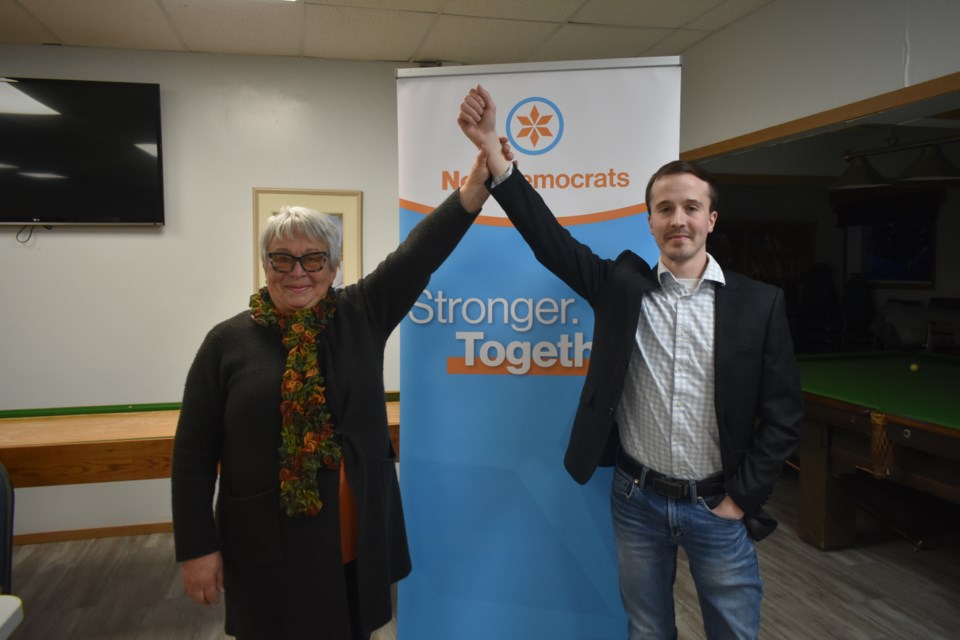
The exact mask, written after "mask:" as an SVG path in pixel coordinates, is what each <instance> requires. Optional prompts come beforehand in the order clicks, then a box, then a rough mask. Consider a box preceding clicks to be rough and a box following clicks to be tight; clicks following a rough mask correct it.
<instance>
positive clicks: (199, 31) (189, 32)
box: [160, 0, 304, 56]
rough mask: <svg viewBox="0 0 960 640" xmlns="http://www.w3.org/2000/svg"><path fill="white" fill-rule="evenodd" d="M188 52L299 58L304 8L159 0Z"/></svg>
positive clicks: (234, 0)
mask: <svg viewBox="0 0 960 640" xmlns="http://www.w3.org/2000/svg"><path fill="white" fill-rule="evenodd" d="M160 1H161V2H162V3H163V5H164V7H166V10H167V13H168V14H169V15H170V20H171V21H172V22H173V25H174V27H175V28H176V30H177V33H179V34H180V37H181V39H182V40H183V43H184V44H185V45H186V47H187V49H189V50H190V51H199V52H204V53H244V54H253V55H283V56H299V55H302V53H303V48H302V40H303V36H302V32H303V12H304V7H303V5H302V4H299V3H292V2H263V1H260V2H251V1H250V0H246V1H243V2H238V1H237V0H160Z"/></svg>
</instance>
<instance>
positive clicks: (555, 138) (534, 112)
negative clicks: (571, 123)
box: [506, 97, 564, 156]
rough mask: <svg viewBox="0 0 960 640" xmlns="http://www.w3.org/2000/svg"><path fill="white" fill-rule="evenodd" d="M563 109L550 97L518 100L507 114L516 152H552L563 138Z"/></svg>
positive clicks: (531, 153) (511, 142)
mask: <svg viewBox="0 0 960 640" xmlns="http://www.w3.org/2000/svg"><path fill="white" fill-rule="evenodd" d="M563 131H564V118H563V113H562V112H561V111H560V108H559V107H558V106H557V105H556V104H554V103H553V102H552V101H550V100H549V99H547V98H543V97H530V98H525V99H523V100H521V101H520V102H518V103H516V104H515V105H514V106H513V108H512V109H511V110H510V113H509V114H508V115H507V131H506V133H507V137H508V139H509V140H510V145H511V146H512V147H513V149H514V151H518V152H520V153H524V154H526V155H531V156H537V155H542V154H544V153H548V152H549V151H550V150H551V149H553V148H554V147H556V146H557V144H559V142H560V139H561V138H562V137H563Z"/></svg>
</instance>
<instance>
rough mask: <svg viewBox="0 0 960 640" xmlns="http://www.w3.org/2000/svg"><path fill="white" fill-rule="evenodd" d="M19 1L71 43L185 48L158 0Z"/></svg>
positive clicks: (79, 44)
mask: <svg viewBox="0 0 960 640" xmlns="http://www.w3.org/2000/svg"><path fill="white" fill-rule="evenodd" d="M19 3H20V4H21V5H22V6H23V8H24V9H26V10H27V11H29V12H30V14H31V15H33V16H34V17H35V18H36V19H37V20H39V21H41V22H42V23H43V24H44V25H45V26H46V27H47V28H48V29H50V31H51V32H53V33H54V34H55V35H56V36H57V37H58V38H59V39H60V42H61V43H62V44H65V45H68V46H79V47H107V48H120V49H159V50H181V49H182V47H181V44H180V42H179V40H178V39H177V37H176V34H175V33H174V31H173V29H172V28H171V26H170V24H169V22H167V18H166V16H164V14H163V12H162V11H161V10H160V8H159V6H158V5H157V3H156V2H154V0H84V1H83V2H69V1H65V0H19Z"/></svg>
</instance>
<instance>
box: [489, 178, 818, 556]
mask: <svg viewBox="0 0 960 640" xmlns="http://www.w3.org/2000/svg"><path fill="white" fill-rule="evenodd" d="M492 194H493V196H494V198H496V200H497V202H498V203H499V204H500V206H501V207H503V210H504V211H505V212H506V213H507V216H508V217H509V218H510V220H511V221H512V222H513V224H514V226H515V227H516V228H517V230H518V231H519V232H520V234H521V235H522V236H523V238H524V240H526V242H527V244H528V245H530V248H531V249H533V252H534V255H535V256H536V258H537V260H538V261H539V262H540V263H541V264H542V265H543V266H545V267H546V268H547V269H549V270H550V271H552V272H553V273H554V274H555V275H556V276H557V277H559V278H560V279H561V280H563V281H564V282H565V283H566V284H567V285H568V286H569V287H570V288H572V289H573V290H574V291H575V292H576V293H577V294H578V295H580V296H581V297H583V298H584V299H585V300H586V301H587V302H588V303H589V304H590V306H591V307H592V308H593V311H594V316H595V321H594V334H593V348H592V351H591V357H590V366H589V369H588V371H587V377H586V380H585V381H584V384H583V391H582V393H581V396H580V403H579V406H578V408H577V413H576V418H575V419H574V424H573V431H572V433H571V435H570V442H569V444H568V446H567V452H566V455H565V457H564V465H565V466H566V468H567V471H568V472H569V473H570V475H571V476H572V477H573V478H574V479H575V480H576V481H577V482H580V483H585V482H587V480H589V479H590V477H591V476H592V475H593V472H594V471H595V470H596V468H597V467H598V466H611V465H613V464H614V462H615V454H616V451H617V445H618V443H619V434H618V429H617V425H616V422H615V413H616V408H617V405H618V404H619V402H620V395H621V393H622V391H623V385H624V378H625V376H626V372H627V365H628V363H629V361H630V357H631V355H632V354H633V341H634V335H635V333H636V328H637V323H638V321H639V317H640V303H641V300H642V298H643V296H644V294H645V293H646V292H647V291H650V290H651V289H653V288H654V287H658V286H659V283H658V282H657V279H656V271H655V270H654V269H651V267H650V265H648V264H647V263H646V262H644V261H643V260H642V259H641V258H640V257H639V256H637V255H636V254H634V253H633V252H630V251H624V252H623V253H621V254H620V255H619V256H617V258H616V259H615V260H609V259H603V258H600V257H599V256H597V255H596V254H594V253H593V251H591V250H590V248H589V247H588V246H586V245H585V244H582V243H581V242H579V241H577V240H576V239H575V238H574V237H573V236H572V235H571V234H570V233H569V232H568V231H567V230H566V229H565V228H564V227H562V226H561V225H560V224H559V223H558V222H557V221H556V218H554V216H553V214H552V213H551V212H550V210H549V209H548V208H547V206H546V204H545V203H544V202H543V199H542V198H541V197H540V195H539V194H538V193H537V192H536V191H535V190H534V189H533V187H531V186H530V185H529V184H528V183H527V181H526V179H524V177H523V176H522V175H521V174H520V172H519V171H517V170H514V171H513V175H511V176H510V177H509V178H508V179H507V180H506V181H505V182H503V183H502V184H500V185H498V186H497V187H495V188H493V189H492ZM724 278H725V280H726V285H725V286H722V287H718V288H717V291H716V323H715V332H716V333H715V349H716V351H715V356H716V357H715V368H716V376H715V379H716V383H715V384H716V388H715V391H716V393H715V398H716V400H715V407H716V415H717V423H718V425H719V430H720V450H721V456H722V460H723V475H724V485H725V488H726V492H727V494H728V495H729V496H730V497H731V498H733V500H734V501H735V502H736V503H737V505H738V506H739V507H740V508H741V509H743V511H744V513H745V514H746V515H747V519H748V526H751V527H752V526H753V525H754V524H756V523H755V522H752V520H755V519H756V516H760V519H762V520H766V519H767V518H769V516H767V515H766V514H764V513H761V506H762V505H763V503H764V502H765V501H766V500H767V498H768V497H769V495H770V492H771V491H772V489H773V485H774V483H775V482H776V479H777V477H778V476H779V473H780V468H781V465H782V463H783V461H784V460H785V459H786V458H787V457H788V456H790V455H791V454H792V453H793V451H794V450H795V448H796V446H797V441H798V439H799V435H800V427H801V424H802V420H803V396H802V393H801V390H800V376H799V371H798V367H797V362H796V359H795V357H794V353H793V343H792V341H791V339H790V332H789V328H788V325H787V317H786V308H785V305H784V300H783V293H782V291H781V290H780V289H778V288H776V287H773V286H770V285H767V284H763V283H760V282H757V281H755V280H751V279H749V278H746V277H744V276H741V275H739V274H736V273H731V272H724ZM767 526H768V530H767V531H765V532H764V531H755V532H754V531H752V533H753V534H754V536H755V537H756V538H757V539H759V538H760V537H763V535H765V533H769V531H772V528H773V527H774V526H776V523H775V521H773V520H772V518H771V519H769V521H768V522H767Z"/></svg>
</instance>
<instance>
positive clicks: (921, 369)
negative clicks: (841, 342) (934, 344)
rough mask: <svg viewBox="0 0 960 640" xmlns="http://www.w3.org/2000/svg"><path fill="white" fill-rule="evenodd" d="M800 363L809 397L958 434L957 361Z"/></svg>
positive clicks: (900, 358) (863, 358)
mask: <svg viewBox="0 0 960 640" xmlns="http://www.w3.org/2000/svg"><path fill="white" fill-rule="evenodd" d="M798 361H799V363H800V378H801V384H802V387H803V390H804V391H805V392H806V393H808V394H815V395H818V396H824V397H828V398H834V399H836V400H841V401H843V402H849V403H852V404H858V405H862V406H864V407H868V408H870V409H872V410H874V411H877V412H881V413H885V414H888V415H893V416H903V417H906V418H911V419H913V420H918V421H921V422H927V423H931V424H935V425H939V426H942V427H947V428H950V429H957V430H960V358H952V357H948V356H936V355H929V354H922V353H920V354H909V353H900V352H873V353H844V354H831V355H823V356H801V357H800V358H798ZM911 365H916V370H915V371H914V370H911ZM958 435H960V434H958Z"/></svg>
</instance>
